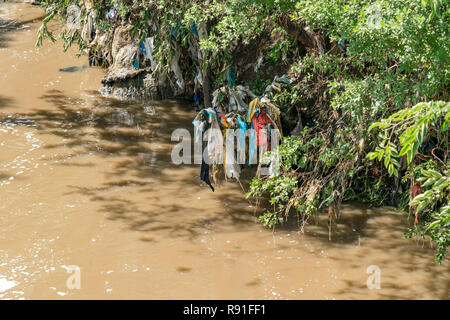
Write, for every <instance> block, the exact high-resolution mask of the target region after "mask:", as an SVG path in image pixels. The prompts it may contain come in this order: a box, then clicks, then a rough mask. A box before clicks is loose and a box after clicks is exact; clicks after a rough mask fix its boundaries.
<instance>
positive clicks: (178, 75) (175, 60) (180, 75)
mask: <svg viewBox="0 0 450 320" xmlns="http://www.w3.org/2000/svg"><path fill="white" fill-rule="evenodd" d="M180 56H181V51H180V49H179V48H178V47H177V49H176V51H175V55H174V56H173V58H172V61H171V63H170V65H171V69H172V71H173V73H174V74H175V78H176V79H177V85H178V87H179V88H180V89H181V90H184V79H183V73H182V72H181V68H180V65H179V63H178V61H179V60H180Z"/></svg>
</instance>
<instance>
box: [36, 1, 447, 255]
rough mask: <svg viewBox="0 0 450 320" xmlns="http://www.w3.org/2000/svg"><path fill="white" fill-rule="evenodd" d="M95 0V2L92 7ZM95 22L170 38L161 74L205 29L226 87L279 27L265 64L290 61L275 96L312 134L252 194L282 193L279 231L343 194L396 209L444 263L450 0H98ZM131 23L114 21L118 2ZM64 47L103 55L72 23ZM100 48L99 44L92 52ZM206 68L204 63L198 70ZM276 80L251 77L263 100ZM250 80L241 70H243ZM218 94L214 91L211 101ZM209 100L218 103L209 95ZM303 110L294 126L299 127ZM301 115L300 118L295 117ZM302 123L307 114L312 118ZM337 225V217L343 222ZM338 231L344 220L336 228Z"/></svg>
mask: <svg viewBox="0 0 450 320" xmlns="http://www.w3.org/2000/svg"><path fill="white" fill-rule="evenodd" d="M87 2H88V1H85V2H84V3H87ZM94 3H95V5H94V6H93V7H92V8H91V9H90V10H91V12H92V11H94V12H95V14H94V15H91V17H94V23H95V25H97V26H98V28H99V29H101V30H102V32H104V33H105V34H111V33H112V32H113V30H114V28H115V27H116V26H118V25H120V24H121V23H122V22H127V23H129V24H132V25H133V29H132V32H133V33H134V34H135V35H137V36H138V37H139V38H140V39H144V38H146V37H148V36H156V51H155V53H154V58H155V60H156V61H157V63H158V68H157V72H159V73H168V72H169V70H170V61H171V59H172V57H173V55H174V52H175V47H174V41H173V40H174V38H175V40H176V43H178V44H179V45H181V46H182V47H184V48H187V47H188V43H189V41H190V40H192V39H193V38H192V37H193V31H192V26H193V24H194V23H195V24H196V26H201V25H204V26H205V28H206V30H207V33H208V36H207V37H206V38H202V39H200V40H199V45H200V49H201V50H202V54H203V59H202V66H201V68H202V71H203V72H204V74H207V75H209V76H210V78H211V79H213V81H212V83H213V84H212V88H211V89H212V90H214V89H216V88H218V87H220V86H221V85H223V84H224V82H225V81H226V76H225V74H226V70H228V69H227V68H228V67H229V66H230V65H233V63H234V62H236V59H238V58H239V56H240V53H242V48H245V47H249V50H250V51H252V50H253V56H252V57H253V60H255V61H253V62H256V59H257V57H258V53H259V52H256V48H255V47H252V46H253V43H254V42H255V41H256V42H257V41H258V39H260V38H263V37H265V36H268V37H270V36H271V35H274V34H275V33H276V34H278V35H279V37H278V39H276V40H274V42H273V43H272V44H271V45H270V46H269V47H266V48H265V49H264V50H263V51H262V52H263V54H264V64H266V65H268V64H274V65H276V64H282V63H284V62H286V61H289V63H290V71H289V73H290V76H292V77H295V79H296V81H295V82H294V84H293V85H292V86H283V88H282V89H281V90H280V92H277V93H276V94H275V95H274V96H273V101H274V102H275V103H276V104H278V105H279V106H280V109H281V111H282V116H283V122H284V124H285V128H283V129H284V131H285V132H289V130H292V129H293V127H294V125H295V123H302V128H301V134H300V135H298V136H295V137H286V138H284V140H283V143H282V144H281V146H280V148H279V153H280V159H281V170H280V171H281V173H280V175H279V176H276V177H264V178H259V177H257V178H255V179H254V180H253V182H252V183H251V186H250V190H249V192H248V194H247V196H248V197H259V196H269V197H270V203H271V204H272V205H273V209H272V211H269V212H266V213H265V214H264V215H263V216H262V217H261V218H260V220H261V221H262V223H264V224H265V225H267V226H269V227H275V226H276V225H277V224H279V223H282V222H283V221H284V220H285V218H286V217H287V216H288V215H289V214H290V212H292V211H295V212H297V213H298V214H299V215H300V217H301V218H302V219H301V221H303V223H306V221H307V219H308V217H309V216H311V215H313V214H315V213H317V212H318V210H319V209H321V208H324V207H328V208H329V211H328V212H329V218H330V220H332V219H334V218H335V217H336V216H337V215H338V212H339V210H338V208H339V205H340V204H341V202H342V201H346V200H357V201H361V202H364V203H368V204H371V205H385V204H395V205H397V206H399V207H401V208H404V209H407V210H408V211H409V212H410V214H411V215H413V216H414V217H415V220H416V223H415V225H414V228H412V229H411V230H410V232H409V233H407V236H409V237H412V236H416V235H420V236H425V235H429V236H430V237H431V239H432V240H433V241H434V242H436V243H437V261H438V262H440V261H441V260H442V259H443V257H444V256H445V253H446V250H447V246H448V244H449V241H450V240H449V239H450V237H449V233H450V231H449V228H450V220H449V219H450V207H449V197H450V195H449V193H450V187H449V179H450V178H449V161H450V160H449V139H448V126H449V121H450V113H449V108H450V104H449V102H448V100H449V99H448V98H449V97H448V95H449V93H448V87H449V67H448V64H449V49H450V40H449V39H450V37H449V32H450V31H449V28H448V26H449V15H450V11H449V4H448V2H447V1H444V0H391V1H381V0H380V1H374V0H298V1H295V0H289V1H281V0H280V1H279V0H259V1H258V0H254V1H251V0H215V1H196V0H184V1H182V0H179V1H161V0H159V1H149V0H130V1H106V0H104V1H95V2H94ZM42 4H43V5H44V6H45V7H46V8H47V9H48V13H49V15H48V18H46V19H45V20H44V23H43V26H42V28H41V30H40V33H39V38H38V44H41V43H42V39H43V38H44V37H51V38H56V36H55V35H52V34H50V33H49V32H48V30H47V28H46V24H47V23H48V22H49V20H51V19H52V18H54V17H63V19H65V18H64V17H67V10H68V8H69V6H70V5H72V4H77V5H80V6H81V7H82V8H83V10H82V14H83V19H82V24H83V25H86V23H88V17H89V10H86V8H85V7H84V6H83V2H82V1H69V0H59V1H58V0H53V1H42ZM113 7H114V8H116V9H117V11H118V18H117V19H115V20H111V19H108V18H107V13H108V12H109V10H111V9H112V8H113ZM60 37H61V38H62V39H63V40H64V42H65V45H64V48H68V47H69V46H70V45H71V44H72V43H77V44H78V45H79V47H80V50H84V49H90V50H93V51H96V50H100V49H101V48H99V47H98V46H99V45H98V44H94V45H92V44H91V43H89V42H88V41H86V40H84V39H83V36H82V32H81V31H80V30H79V29H74V30H72V31H71V32H68V31H67V30H64V31H62V33H61V34H60ZM92 46H94V47H92ZM186 74H191V75H193V74H195V67H194V66H192V67H191V69H189V70H186ZM271 78H273V74H271V75H270V77H269V76H267V77H266V78H264V77H263V76H262V75H261V77H260V76H259V75H258V77H257V79H256V80H251V81H250V80H249V81H248V82H247V83H246V84H248V85H250V86H251V88H252V89H253V90H254V91H255V92H257V93H258V94H260V93H261V92H262V91H263V90H264V87H265V86H266V85H267V84H268V83H270V80H271ZM238 80H239V73H238ZM208 99H210V96H209V95H208V91H207V90H205V101H207V100H208ZM205 105H208V104H207V103H206V102H205ZM292 118H294V121H292ZM289 119H291V121H288V120H289ZM298 120H299V121H300V122H298ZM330 222H331V221H330ZM330 225H331V223H330Z"/></svg>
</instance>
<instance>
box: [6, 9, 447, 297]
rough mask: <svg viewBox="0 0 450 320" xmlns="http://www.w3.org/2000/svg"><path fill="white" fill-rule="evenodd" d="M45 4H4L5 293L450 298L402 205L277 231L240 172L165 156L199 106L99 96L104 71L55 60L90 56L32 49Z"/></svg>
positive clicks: (443, 268)
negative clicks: (230, 177) (208, 173)
mask: <svg viewBox="0 0 450 320" xmlns="http://www.w3.org/2000/svg"><path fill="white" fill-rule="evenodd" d="M42 14H43V13H42V11H41V10H40V9H39V8H37V7H34V6H31V5H27V4H18V3H9V4H5V3H1V4H0V21H1V22H0V298H2V299H84V298H95V299H123V298H131V299H403V298H406V299H425V298H431V299H448V298H449V297H450V296H449V291H450V273H449V271H450V268H449V267H450V265H449V261H448V259H447V260H445V261H443V263H442V264H441V265H436V264H435V262H434V251H433V249H431V248H430V243H429V242H427V241H425V242H424V241H421V240H420V241H418V240H405V239H404V238H403V232H405V231H406V229H407V226H408V220H407V219H406V218H405V217H404V215H403V214H402V213H398V212H396V211H394V210H392V209H390V208H378V209H371V208H365V207H362V206H359V205H356V204H345V205H344V206H343V209H342V217H341V219H340V220H339V222H338V225H337V227H336V228H335V232H334V234H333V241H331V242H330V241H328V229H327V225H326V220H324V219H325V215H323V216H324V218H322V217H319V218H318V219H316V221H311V223H310V225H309V226H308V227H307V228H306V232H305V233H304V234H301V233H299V232H298V229H297V226H296V225H293V226H286V227H285V228H283V229H282V230H277V231H276V232H272V231H271V230H268V229H265V228H264V227H262V226H261V225H260V224H259V223H257V219H256V218H255V216H256V215H258V213H260V209H255V208H254V207H253V205H252V203H249V202H248V201H247V200H245V198H244V196H243V193H242V190H241V188H240V186H239V185H238V184H236V183H231V182H228V183H222V184H221V185H220V186H219V187H218V188H217V190H216V192H215V193H212V192H211V190H210V189H209V188H208V187H207V186H205V185H204V184H202V183H201V182H200V180H199V178H198V174H199V166H195V165H183V166H177V165H174V164H172V163H171V161H170V152H171V149H172V146H173V144H174V143H173V142H171V140H170V137H171V133H172V131H173V130H175V129H177V128H188V129H190V130H191V129H192V128H191V127H192V124H191V120H192V118H193V117H194V116H195V111H194V110H193V109H192V108H191V107H190V106H188V105H183V104H181V103H178V102H176V101H160V102H155V103H154V104H152V106H154V107H155V108H150V107H149V105H148V104H140V103H130V102H120V101H117V100H112V99H106V98H103V97H101V96H100V95H99V94H98V93H97V89H98V88H99V86H100V80H101V78H102V77H103V75H104V71H102V70H100V69H97V68H88V69H85V70H80V71H78V72H68V73H65V72H60V71H59V69H60V68H67V67H72V66H79V67H81V66H83V65H85V64H87V58H86V57H85V56H82V57H81V58H77V57H76V55H75V50H72V49H71V50H69V51H68V52H67V53H64V52H63V51H62V47H61V44H60V43H51V42H45V43H44V46H43V47H42V48H41V49H40V50H37V49H36V48H35V46H34V44H35V42H36V31H37V29H38V27H39V25H40V24H39V21H38V20H35V19H38V18H39V17H41V16H42ZM10 20H15V21H17V24H15V25H12V24H9V22H8V21H10ZM58 27H59V26H57V25H52V28H58ZM249 177H250V175H249ZM249 177H248V179H249ZM244 186H245V184H244ZM371 265H375V266H378V268H379V270H380V271H381V274H380V280H381V283H380V289H369V288H368V287H367V284H366V281H367V279H368V277H369V276H370V274H368V273H367V268H368V267H369V266H371ZM72 266H77V267H78V268H79V269H77V270H76V271H74V272H73V273H69V271H70V272H72V271H73V270H74V269H71V268H73V267H72ZM75 274H76V275H77V276H78V278H77V279H79V280H80V282H79V284H80V287H79V289H78V288H77V287H75V288H74V287H71V286H68V285H67V280H68V278H69V277H71V276H73V275H75ZM72 279H73V278H72Z"/></svg>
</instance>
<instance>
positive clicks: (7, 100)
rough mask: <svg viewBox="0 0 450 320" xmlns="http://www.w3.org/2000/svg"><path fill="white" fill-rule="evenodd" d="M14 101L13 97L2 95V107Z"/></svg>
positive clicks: (0, 102) (0, 100)
mask: <svg viewBox="0 0 450 320" xmlns="http://www.w3.org/2000/svg"><path fill="white" fill-rule="evenodd" d="M12 102H13V99H11V98H8V97H4V96H0V109H1V108H4V107H6V106H8V105H10V104H11V103H12Z"/></svg>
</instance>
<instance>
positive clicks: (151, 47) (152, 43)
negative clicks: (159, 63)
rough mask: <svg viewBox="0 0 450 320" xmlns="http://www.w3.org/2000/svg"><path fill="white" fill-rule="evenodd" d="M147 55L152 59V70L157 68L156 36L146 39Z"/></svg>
mask: <svg viewBox="0 0 450 320" xmlns="http://www.w3.org/2000/svg"><path fill="white" fill-rule="evenodd" d="M144 48H145V53H144V55H145V57H146V58H147V59H149V60H150V63H151V68H152V70H155V68H156V62H155V60H154V59H153V51H154V50H155V37H149V38H146V39H145V41H144Z"/></svg>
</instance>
